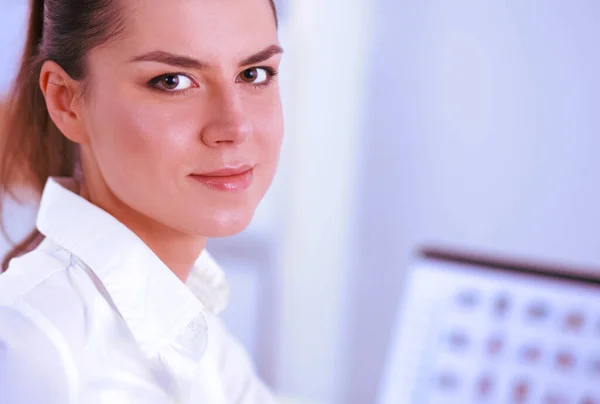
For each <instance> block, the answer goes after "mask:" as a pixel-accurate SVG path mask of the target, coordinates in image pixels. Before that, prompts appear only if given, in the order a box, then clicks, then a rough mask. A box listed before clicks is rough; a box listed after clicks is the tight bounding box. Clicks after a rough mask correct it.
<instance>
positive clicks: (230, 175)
mask: <svg viewBox="0 0 600 404" xmlns="http://www.w3.org/2000/svg"><path fill="white" fill-rule="evenodd" d="M190 177H191V178H192V179H194V180H196V181H198V182H199V183H201V184H203V185H204V186H206V187H208V188H211V189H215V190H218V191H243V190H246V189H248V188H249V187H250V185H251V184H252V179H253V178H254V167H253V166H241V167H227V168H223V169H220V170H216V171H211V172H207V173H202V174H191V175H190Z"/></svg>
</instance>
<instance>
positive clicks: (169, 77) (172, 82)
mask: <svg viewBox="0 0 600 404" xmlns="http://www.w3.org/2000/svg"><path fill="white" fill-rule="evenodd" d="M149 84H150V85H151V86H153V87H156V88H158V89H159V90H164V91H169V92H178V91H183V90H187V89H188V88H191V87H194V82H193V81H192V80H191V79H190V78H189V77H188V76H186V75H185V74H179V73H177V74H176V73H168V74H163V75H162V76H158V77H155V78H154V79H152V80H150V83H149Z"/></svg>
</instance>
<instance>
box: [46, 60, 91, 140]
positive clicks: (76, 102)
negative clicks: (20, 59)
mask: <svg viewBox="0 0 600 404" xmlns="http://www.w3.org/2000/svg"><path fill="white" fill-rule="evenodd" d="M40 88H41V90H42V93H43V94H44V98H45V99H46V107H47V108H48V113H49V114H50V118H52V121H53V122H54V124H55V125H56V127H57V128H58V129H59V130H60V131H61V132H62V134H63V135H65V136H66V137H67V138H68V139H70V140H71V141H73V142H75V143H79V144H85V143H87V142H88V138H87V135H86V133H85V130H84V128H85V126H84V124H83V120H82V114H81V112H82V109H81V104H82V97H81V94H82V87H81V83H80V82H78V81H76V80H73V79H72V78H71V77H70V76H69V75H68V74H67V73H66V72H65V71H64V70H63V68H62V67H60V66H59V65H58V64H57V63H56V62H53V61H50V60H49V61H46V62H45V63H44V65H43V66H42V70H41V73H40Z"/></svg>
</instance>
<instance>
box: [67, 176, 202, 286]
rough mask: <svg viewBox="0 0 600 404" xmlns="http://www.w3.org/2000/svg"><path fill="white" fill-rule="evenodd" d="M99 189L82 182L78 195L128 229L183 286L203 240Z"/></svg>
mask: <svg viewBox="0 0 600 404" xmlns="http://www.w3.org/2000/svg"><path fill="white" fill-rule="evenodd" d="M100 188H101V189H92V188H91V187H88V186H87V185H86V183H85V182H82V183H81V189H80V192H79V193H80V195H81V196H82V197H83V198H85V199H87V200H89V201H90V202H91V203H93V204H94V205H96V206H98V207H100V208H101V209H103V210H105V211H106V212H108V213H110V214H111V215H112V216H113V217H115V218H116V219H117V220H119V221H120V222H121V223H123V224H124V225H125V226H127V227H128V228H129V230H131V231H132V232H134V233H135V234H136V235H137V236H138V237H139V238H140V239H141V240H142V241H143V242H144V243H145V244H146V245H147V246H148V247H149V248H150V249H151V250H152V251H153V252H154V254H156V255H157V256H158V258H160V260H161V261H162V262H163V263H164V264H165V265H166V266H167V267H168V268H169V269H170V270H171V271H172V272H173V273H174V274H175V275H176V276H177V277H178V278H179V279H180V280H181V281H182V282H185V281H186V280H187V278H188V276H189V275H190V272H191V270H192V267H193V265H194V262H195V261H196V260H197V258H198V257H199V256H200V254H201V253H202V250H203V249H204V247H205V246H206V238H205V237H199V236H191V235H189V234H185V233H182V232H180V231H177V230H175V229H173V228H170V227H168V226H166V225H164V224H162V223H159V222H157V221H155V220H153V219H151V218H149V217H147V216H145V215H143V214H141V213H140V212H137V211H135V210H133V209H131V208H130V207H129V206H127V205H126V204H124V203H123V202H122V201H120V200H119V199H118V198H117V197H116V196H115V195H114V194H113V193H112V192H111V191H110V190H109V189H108V187H107V186H106V185H105V184H102V186H100Z"/></svg>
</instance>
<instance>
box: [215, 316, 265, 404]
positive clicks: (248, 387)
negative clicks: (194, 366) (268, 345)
mask: <svg viewBox="0 0 600 404" xmlns="http://www.w3.org/2000/svg"><path fill="white" fill-rule="evenodd" d="M216 323H217V324H216V325H217V327H218V329H219V334H220V338H219V342H220V344H219V345H220V352H219V367H220V370H221V377H222V380H223V383H224V387H225V392H226V395H227V402H228V403H231V404H275V400H274V398H273V396H272V394H271V392H270V391H269V389H268V388H267V387H266V386H265V384H264V383H263V382H262V380H260V379H259V378H258V376H257V374H256V372H255V369H254V366H253V364H252V362H251V360H250V358H249V357H248V354H247V353H246V351H245V349H244V348H243V347H242V345H241V344H240V343H239V342H238V341H237V340H236V339H235V338H234V337H233V336H232V335H231V334H230V333H229V331H228V330H227V329H226V328H225V326H224V325H223V323H222V321H221V320H220V319H219V318H216Z"/></svg>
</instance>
